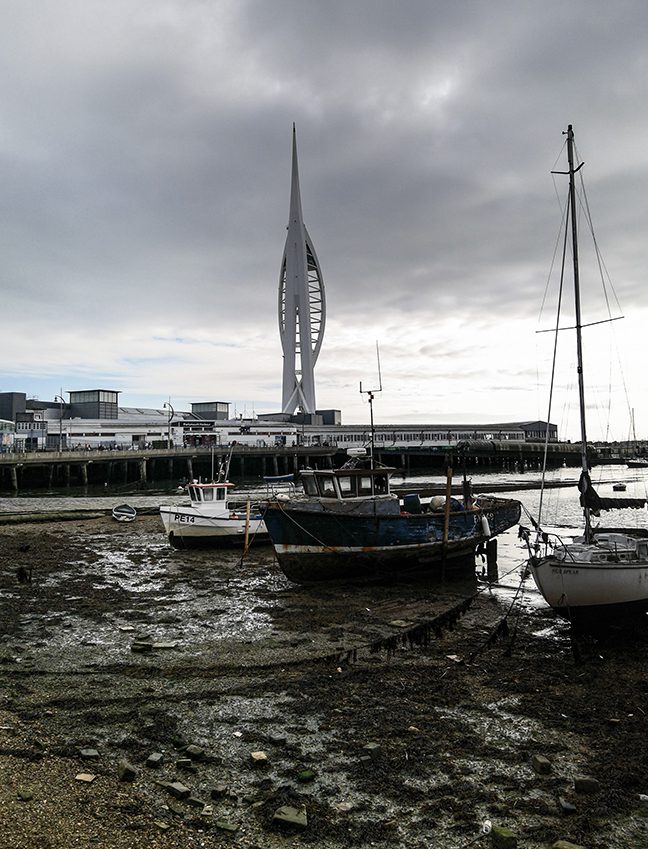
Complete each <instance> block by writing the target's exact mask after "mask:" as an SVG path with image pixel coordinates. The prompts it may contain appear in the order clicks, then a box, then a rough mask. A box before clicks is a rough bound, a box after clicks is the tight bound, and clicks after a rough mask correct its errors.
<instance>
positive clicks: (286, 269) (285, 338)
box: [279, 124, 326, 413]
mask: <svg viewBox="0 0 648 849" xmlns="http://www.w3.org/2000/svg"><path fill="white" fill-rule="evenodd" d="M325 322H326V303H325V297H324V281H323V279H322V273H321V270H320V265H319V262H318V260H317V255H316V254H315V248H314V247H313V243H312V241H311V238H310V236H309V235H308V231H307V230H306V226H305V224H304V216H303V212H302V204H301V192H300V188H299V167H298V163H297V134H296V131H295V125H294V124H293V139H292V178H291V185H290V211H289V216H288V235H287V236H286V245H285V248H284V253H283V259H282V262H281V273H280V275H279V335H280V337H281V347H282V348H283V382H282V401H281V409H282V412H284V413H294V412H295V409H297V408H298V407H299V408H300V409H301V410H302V411H303V412H304V413H314V412H315V407H316V405H315V375H314V369H315V363H316V361H317V357H318V355H319V351H320V348H321V346H322V338H323V336H324V325H325Z"/></svg>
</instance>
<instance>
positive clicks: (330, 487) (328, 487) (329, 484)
mask: <svg viewBox="0 0 648 849" xmlns="http://www.w3.org/2000/svg"><path fill="white" fill-rule="evenodd" d="M317 485H318V487H319V491H320V495H321V496H322V497H323V498H337V497H338V494H337V490H336V488H335V481H334V480H333V478H332V477H328V476H326V477H324V476H323V475H322V476H321V477H318V479H317Z"/></svg>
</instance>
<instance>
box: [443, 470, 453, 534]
mask: <svg viewBox="0 0 648 849" xmlns="http://www.w3.org/2000/svg"><path fill="white" fill-rule="evenodd" d="M451 495H452V466H448V471H447V477H446V496H445V510H444V513H443V544H444V545H445V544H446V543H447V542H448V531H449V528H450V496H451Z"/></svg>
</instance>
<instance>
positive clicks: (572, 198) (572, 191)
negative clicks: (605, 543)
mask: <svg viewBox="0 0 648 849" xmlns="http://www.w3.org/2000/svg"><path fill="white" fill-rule="evenodd" d="M567 161H568V163H569V214H570V218H571V233H572V255H573V263H574V305H575V312H576V357H577V363H578V402H579V406H580V424H581V466H582V469H583V472H584V473H585V474H586V475H587V474H589V467H588V463H587V428H586V424H585V381H584V378H583V338H582V332H581V331H582V322H581V302H580V277H579V272H578V233H577V226H576V185H575V180H574V174H575V173H576V171H577V170H578V169H579V168H580V167H581V165H579V166H578V168H577V169H576V170H574V131H573V129H572V125H571V124H569V126H568V127H567ZM581 164H582V163H581ZM584 514H585V540H586V541H589V538H590V529H591V526H590V511H589V507H587V506H585V507H584Z"/></svg>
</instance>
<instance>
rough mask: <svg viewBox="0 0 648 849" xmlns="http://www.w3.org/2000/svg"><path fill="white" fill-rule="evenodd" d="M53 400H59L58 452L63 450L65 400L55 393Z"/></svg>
mask: <svg viewBox="0 0 648 849" xmlns="http://www.w3.org/2000/svg"><path fill="white" fill-rule="evenodd" d="M54 400H55V401H58V402H59V443H58V450H59V454H61V453H62V451H63V404H65V401H64V400H63V398H62V397H61V396H60V395H55V396H54Z"/></svg>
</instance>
